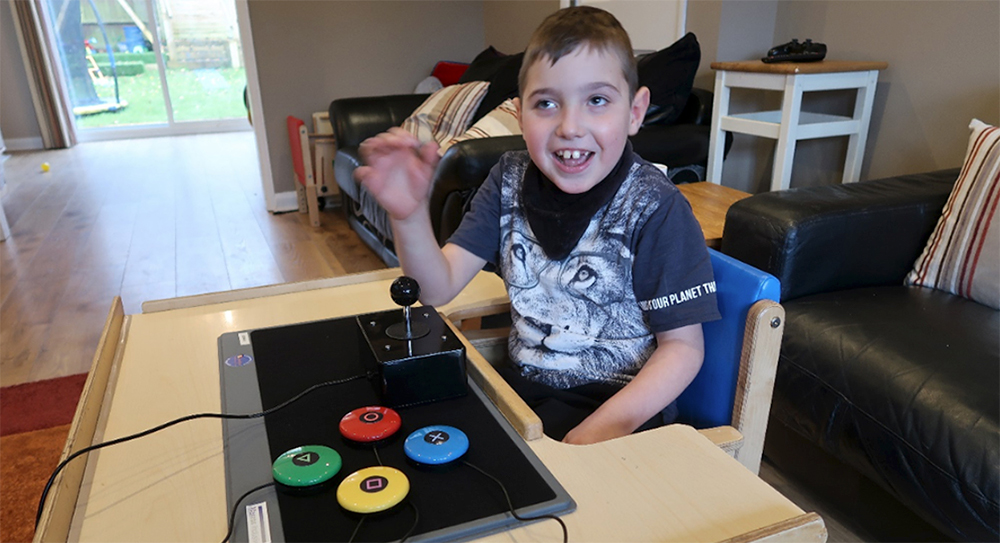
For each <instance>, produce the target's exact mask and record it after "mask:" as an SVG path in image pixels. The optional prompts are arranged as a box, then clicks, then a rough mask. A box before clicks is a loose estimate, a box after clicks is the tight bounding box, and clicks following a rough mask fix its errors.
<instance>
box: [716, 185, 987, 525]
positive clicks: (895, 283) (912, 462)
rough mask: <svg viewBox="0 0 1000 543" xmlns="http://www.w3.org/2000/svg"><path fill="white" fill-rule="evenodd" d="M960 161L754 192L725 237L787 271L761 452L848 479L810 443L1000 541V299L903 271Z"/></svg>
mask: <svg viewBox="0 0 1000 543" xmlns="http://www.w3.org/2000/svg"><path fill="white" fill-rule="evenodd" d="M957 176H958V170H957V169H955V170H945V171H939V172H932V173H926V174H917V175H906V176H899V177H895V178H888V179H881V180H877V181H866V182H862V183H855V184H851V185H837V186H824V187H815V188H807V189H794V190H789V191H781V192H772V193H765V194H758V195H755V196H753V197H750V198H747V199H745V200H742V201H740V202H738V203H737V204H735V205H733V206H732V208H731V209H730V211H729V213H728V215H727V217H726V226H725V233H724V235H723V241H722V251H723V252H724V253H726V254H729V255H731V256H734V257H736V258H738V259H739V260H742V261H744V262H746V263H748V264H751V265H753V266H755V267H757V268H759V269H761V270H764V271H767V272H769V273H771V274H773V275H774V276H775V277H777V278H778V279H779V280H780V281H781V303H782V305H783V306H784V308H785V313H786V324H785V333H784V339H783V343H782V346H781V354H780V358H779V362H778V370H777V376H776V381H775V386H774V399H773V404H772V407H771V421H770V424H771V425H770V426H769V428H768V440H767V444H766V445H765V455H767V456H768V457H769V458H772V459H773V458H780V459H781V461H782V462H784V463H785V466H782V464H781V463H780V462H775V463H776V464H777V465H778V467H779V468H782V467H785V468H788V469H790V470H791V471H792V472H794V473H799V474H802V473H808V474H809V477H810V478H811V481H812V483H814V484H815V485H818V486H826V487H836V486H837V485H844V484H845V483H844V481H843V480H830V479H831V476H830V473H826V472H825V470H823V469H820V468H818V466H817V465H816V464H815V463H813V460H812V459H810V457H809V456H807V455H804V454H801V452H802V451H804V450H805V449H806V448H810V447H811V448H818V449H819V450H821V451H822V454H824V455H827V456H829V457H832V458H833V459H835V460H836V461H838V462H839V463H841V464H842V465H846V466H849V467H850V468H851V469H852V470H855V471H856V472H857V473H859V474H860V475H862V476H864V477H866V478H867V479H869V480H870V481H873V482H874V483H876V484H877V485H878V486H879V487H881V488H882V489H884V490H885V491H886V492H887V493H888V494H889V495H891V496H892V497H894V498H895V499H896V500H898V502H899V503H901V504H903V505H905V506H906V507H907V508H909V509H910V510H912V511H913V512H915V513H916V516H917V517H920V518H922V519H924V520H926V521H927V522H928V523H929V524H930V525H932V526H933V527H935V528H936V529H937V530H939V531H940V533H942V534H945V535H947V536H948V537H952V538H954V539H956V540H966V541H998V540H1000V533H998V524H1000V512H998V511H1000V507H998V502H1000V430H998V419H1000V395H998V390H1000V319H998V313H1000V312H997V311H995V310H993V309H992V308H989V307H987V306H984V305H980V304H978V303H976V302H973V301H970V300H967V299H964V298H960V297H957V296H953V295H950V294H948V293H945V292H942V291H937V290H931V289H927V288H920V287H908V286H904V285H903V279H904V277H905V275H906V274H907V272H908V271H909V270H910V269H911V268H912V266H913V263H914V261H915V260H916V259H917V257H918V256H919V255H920V253H921V251H922V250H923V247H924V244H925V242H926V241H927V239H928V237H929V236H930V234H931V232H932V231H933V229H934V227H935V225H936V223H937V221H938V217H939V216H940V214H941V209H942V207H943V206H944V204H945V201H946V200H947V198H948V195H949V193H950V191H951V189H952V186H953V184H954V182H955V180H956V178H957ZM772 432H774V433H775V435H791V436H794V438H795V439H794V440H792V441H788V440H782V443H781V444H780V445H774V444H773V443H772V439H771V438H772ZM775 447H782V448H783V449H780V450H776V449H775ZM789 448H791V450H788V449H789ZM806 462H809V465H795V464H804V463H806ZM833 477H834V478H839V477H841V476H840V475H833Z"/></svg>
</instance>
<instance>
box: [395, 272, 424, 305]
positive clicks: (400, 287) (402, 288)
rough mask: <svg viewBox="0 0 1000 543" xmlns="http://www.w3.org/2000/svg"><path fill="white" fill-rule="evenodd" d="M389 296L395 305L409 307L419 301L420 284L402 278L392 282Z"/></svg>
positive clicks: (413, 280)
mask: <svg viewBox="0 0 1000 543" xmlns="http://www.w3.org/2000/svg"><path fill="white" fill-rule="evenodd" d="M389 296H391V297H392V301H394V302H396V304H397V305H401V306H404V307H405V306H410V305H413V304H415V303H417V300H419V299H420V284H419V283H417V280H416V279H414V278H412V277H407V276H405V275H404V276H402V277H400V278H399V279H396V280H395V281H393V282H392V286H391V287H389Z"/></svg>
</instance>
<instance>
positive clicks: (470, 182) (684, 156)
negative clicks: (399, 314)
mask: <svg viewBox="0 0 1000 543" xmlns="http://www.w3.org/2000/svg"><path fill="white" fill-rule="evenodd" d="M428 96H429V95H427V94H408V95H393V96H375V97H362V98H343V99H338V100H334V101H333V102H332V103H331V104H330V120H331V123H332V125H333V133H334V136H335V137H336V140H337V154H336V157H335V159H334V177H335V178H336V180H337V185H338V186H339V187H340V190H341V195H342V197H343V203H344V206H343V207H344V209H345V211H346V212H347V218H348V221H349V223H350V224H351V227H352V228H353V229H354V230H355V231H356V232H357V233H358V235H359V236H360V237H361V239H362V240H363V241H364V242H365V243H366V244H367V245H368V246H369V247H371V248H372V250H374V251H375V252H376V254H378V255H379V257H381V258H382V260H383V261H385V263H386V264H388V265H390V266H397V265H398V264H399V260H398V259H397V258H396V254H395V250H394V247H393V245H392V230H391V229H390V227H389V220H388V217H387V216H386V214H385V211H384V210H382V208H381V207H380V206H379V205H378V203H377V202H376V201H375V199H374V198H373V197H372V196H371V195H370V194H368V192H367V191H366V190H365V189H364V188H363V187H361V186H360V185H359V184H358V183H357V181H355V179H354V170H355V168H357V167H358V166H359V165H360V157H359V155H358V146H359V145H360V144H361V142H362V141H364V140H365V139H367V138H369V137H372V136H374V135H376V134H379V133H381V132H384V131H386V130H388V129H389V128H390V127H393V126H400V125H401V124H402V123H403V120H405V119H406V118H407V117H408V116H409V115H410V113H411V112H412V111H413V110H414V109H416V108H417V106H419V105H420V104H422V103H423V102H424V100H425V99H426V98H427V97H428ZM711 121H712V93H711V92H709V91H706V90H703V89H692V90H691V94H690V96H689V97H688V100H687V103H686V105H685V107H684V110H683V111H682V112H681V114H680V116H679V117H678V118H677V119H676V120H675V121H673V122H672V123H670V124H649V125H646V126H643V127H642V128H641V129H640V130H639V132H638V134H636V135H635V136H632V137H631V138H630V139H631V141H632V145H633V148H634V149H635V151H636V152H637V153H638V154H639V155H640V156H642V157H643V158H645V159H646V160H649V161H650V162H657V163H660V164H664V165H666V166H667V167H669V168H670V169H671V174H672V175H673V176H674V181H675V182H678V183H680V182H690V181H697V180H699V179H701V178H704V176H703V173H704V166H705V163H706V160H707V158H708V143H709V125H710V124H711ZM731 144H732V139H731V137H730V138H728V139H727V145H726V148H727V150H728V147H729V146H730V145H731ZM524 148H525V144H524V140H523V139H522V138H521V136H505V137H496V138H484V139H474V140H466V141H463V142H460V143H458V144H456V145H453V146H452V147H451V148H449V149H448V151H447V152H446V153H445V155H444V156H443V157H442V158H441V163H440V164H439V165H438V168H437V172H436V173H435V175H434V181H433V183H434V187H433V189H432V192H431V199H430V212H431V213H430V214H431V221H432V226H433V230H434V233H435V235H436V236H437V239H438V242H439V243H441V244H444V242H445V241H446V240H447V239H448V237H449V236H451V234H452V233H453V232H454V231H455V229H456V228H458V224H459V222H460V221H461V218H462V215H463V213H464V212H465V208H466V205H467V204H468V202H469V200H470V199H471V198H472V195H473V194H475V191H476V189H477V188H479V185H480V184H482V182H483V181H485V180H486V176H487V175H488V174H489V171H490V169H491V168H492V167H493V166H494V165H495V164H496V163H497V161H498V160H500V156H501V155H502V154H503V153H505V152H507V151H510V150H518V149H524Z"/></svg>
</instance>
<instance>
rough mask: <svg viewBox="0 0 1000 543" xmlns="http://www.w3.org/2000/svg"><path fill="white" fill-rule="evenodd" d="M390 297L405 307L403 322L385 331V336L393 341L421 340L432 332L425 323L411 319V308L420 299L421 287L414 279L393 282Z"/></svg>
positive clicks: (404, 278)
mask: <svg viewBox="0 0 1000 543" xmlns="http://www.w3.org/2000/svg"><path fill="white" fill-rule="evenodd" d="M389 297H391V298H392V301H394V302H396V305H401V306H403V322H397V323H396V324H393V325H390V326H389V327H388V328H386V329H385V335H387V336H389V337H391V338H392V339H398V340H400V341H407V340H411V339H417V338H421V337H424V336H426V335H427V333H428V332H430V331H431V328H430V326H428V325H427V324H426V323H424V322H414V320H413V319H412V317H411V312H410V306H411V305H413V304H415V303H417V300H418V299H420V285H419V284H418V283H417V280H416V279H414V278H412V277H407V276H405V275H404V276H402V277H400V278H398V279H396V280H395V281H393V282H392V285H391V286H390V287H389Z"/></svg>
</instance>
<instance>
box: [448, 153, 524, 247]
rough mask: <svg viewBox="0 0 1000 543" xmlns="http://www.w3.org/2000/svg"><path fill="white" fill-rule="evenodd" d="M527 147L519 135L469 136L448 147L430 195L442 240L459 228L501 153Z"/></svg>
mask: <svg viewBox="0 0 1000 543" xmlns="http://www.w3.org/2000/svg"><path fill="white" fill-rule="evenodd" d="M526 148H527V146H526V145H525V143H524V138H522V137H521V136H520V135H517V136H501V137H495V138H480V139H472V140H465V141H461V142H458V143H456V144H455V145H452V146H451V147H450V148H449V149H448V151H447V152H446V153H445V154H444V156H443V157H441V162H440V163H439V164H438V167H437V172H436V173H435V176H434V188H433V189H432V190H431V198H430V212H431V226H432V227H433V229H434V232H435V234H436V235H437V238H438V243H439V244H442V245H443V244H444V242H445V241H447V240H448V238H449V237H450V236H451V235H452V234H453V233H454V232H455V230H456V229H457V228H458V224H459V222H461V220H462V215H463V214H464V212H465V207H466V206H467V205H468V203H469V201H470V200H471V199H472V196H473V195H474V194H475V193H476V190H477V189H479V186H480V185H482V184H483V181H486V177H487V176H488V175H489V174H490V170H491V169H493V166H495V165H496V164H497V162H499V161H500V156H501V155H503V154H504V153H506V152H507V151H518V150H523V149H526Z"/></svg>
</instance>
